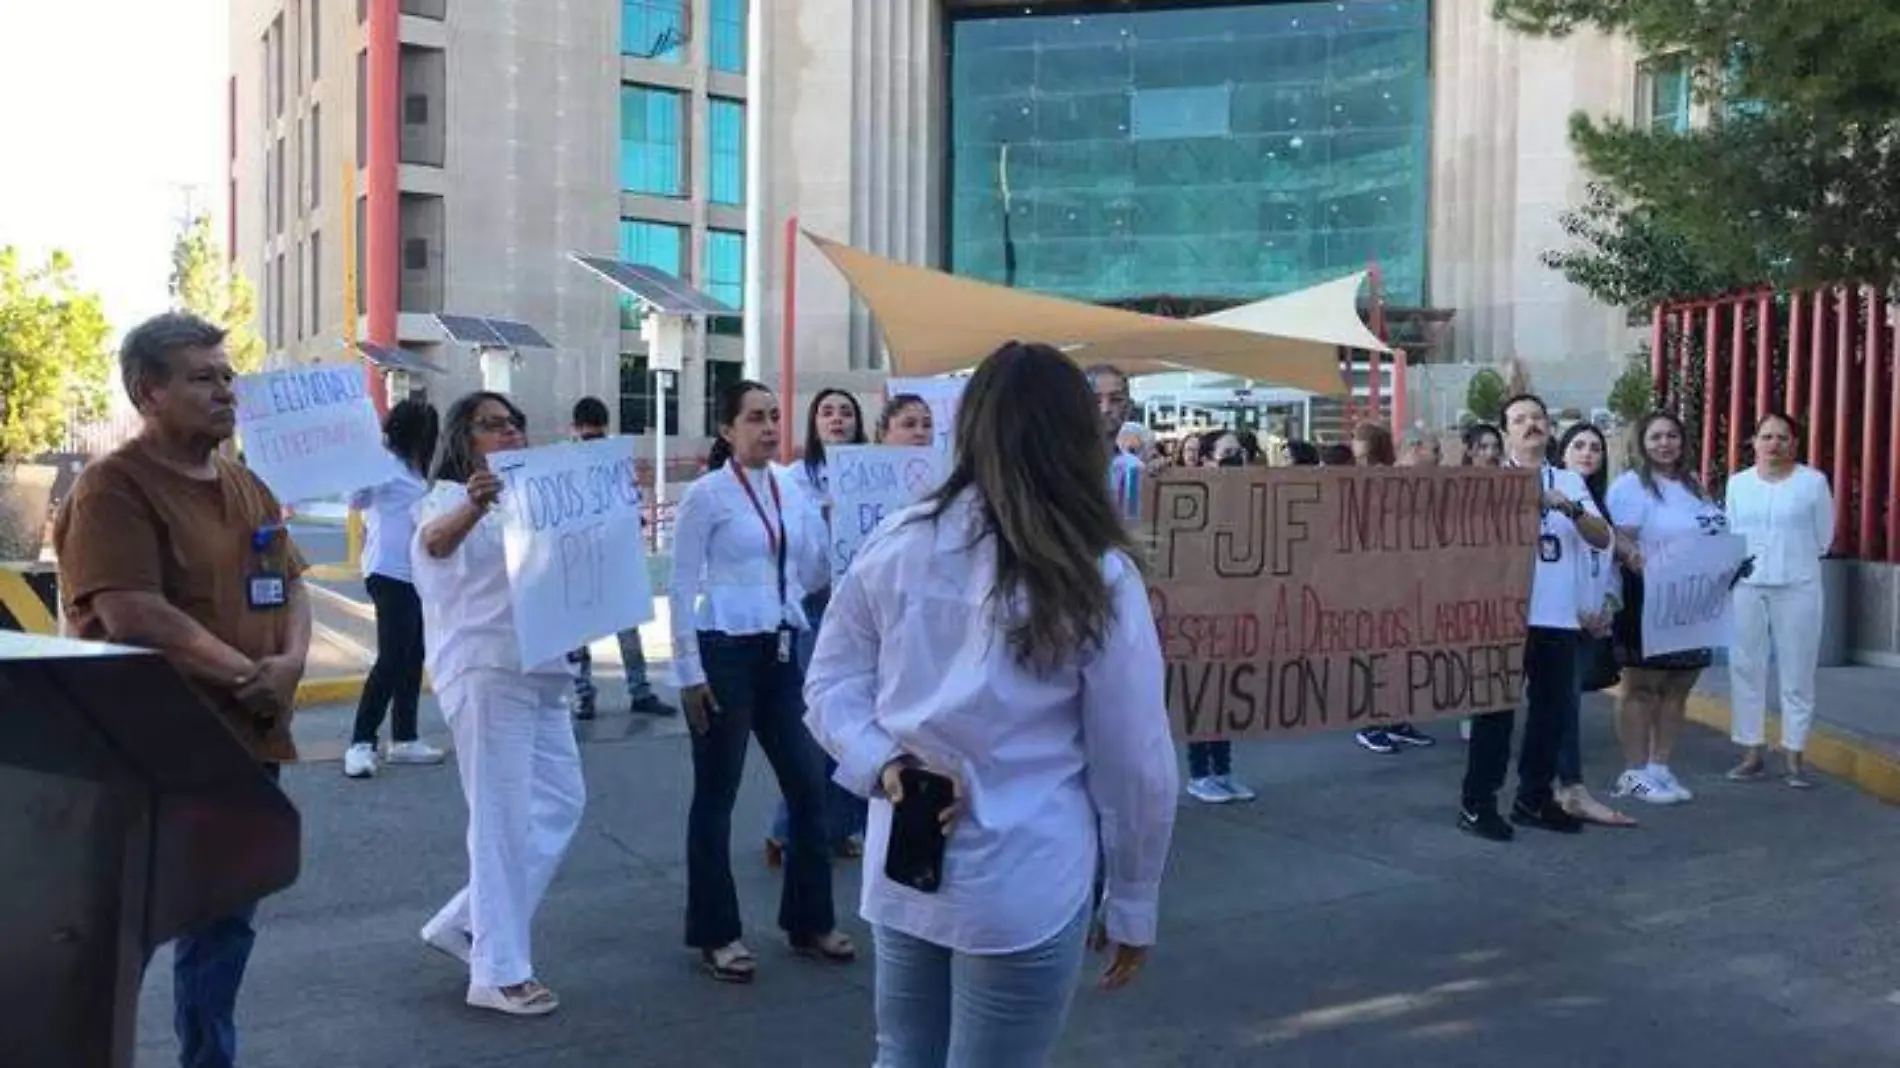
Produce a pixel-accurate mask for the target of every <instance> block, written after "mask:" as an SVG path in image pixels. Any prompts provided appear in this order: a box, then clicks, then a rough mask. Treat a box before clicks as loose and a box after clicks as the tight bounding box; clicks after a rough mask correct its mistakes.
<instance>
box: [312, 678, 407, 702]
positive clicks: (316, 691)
mask: <svg viewBox="0 0 1900 1068" xmlns="http://www.w3.org/2000/svg"><path fill="white" fill-rule="evenodd" d="M368 681H369V676H368V675H336V676H332V677H330V678H324V679H305V680H303V681H302V682H300V683H298V684H297V707H298V708H308V707H310V706H312V705H340V704H347V703H348V702H351V701H354V700H356V699H357V698H359V697H361V696H363V685H364V684H365V683H367V682H368ZM422 692H423V693H434V692H435V690H434V688H433V687H432V686H431V685H430V683H429V678H428V676H427V675H424V676H423V678H422Z"/></svg>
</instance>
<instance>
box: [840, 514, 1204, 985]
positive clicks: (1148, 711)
mask: <svg viewBox="0 0 1900 1068" xmlns="http://www.w3.org/2000/svg"><path fill="white" fill-rule="evenodd" d="M925 507H928V506H922V505H920V506H914V507H913V508H911V509H907V510H905V511H903V512H899V513H897V515H896V516H893V517H892V518H890V519H887V520H886V521H885V523H884V524H883V525H882V526H881V527H879V528H878V530H877V532H876V533H874V534H872V535H871V537H870V538H869V539H868V540H867V541H866V542H865V544H864V546H863V548H861V549H860V550H859V551H858V555H857V556H856V557H855V558H854V559H853V561H852V564H851V570H850V571H848V572H846V574H845V576H844V578H842V579H841V580H839V582H838V586H837V589H836V590H835V591H834V592H833V594H832V600H831V606H830V607H829V608H828V609H826V612H825V625H824V627H823V628H822V629H821V630H820V631H819V634H818V648H817V651H816V653H815V654H814V656H813V657H812V663H811V667H810V669H809V670H808V671H807V673H806V679H807V681H806V684H805V700H806V703H807V707H808V711H807V713H806V716H805V723H806V725H807V726H809V727H810V728H811V732H812V735H813V737H815V738H817V739H818V742H819V744H820V745H822V746H824V748H825V749H826V750H827V751H828V752H830V753H831V755H832V756H833V757H835V758H836V759H837V761H838V771H837V775H836V776H835V778H836V780H837V782H838V783H839V785H841V786H843V787H845V788H846V789H848V790H850V791H852V792H853V793H856V794H859V795H862V796H866V797H870V796H872V795H873V794H875V793H877V792H878V787H879V783H878V776H879V773H880V771H881V770H882V769H883V767H884V765H885V764H886V763H888V762H889V761H890V760H892V759H893V758H895V757H896V756H897V755H898V754H899V753H900V752H908V753H911V754H913V755H915V756H917V757H919V758H921V759H923V760H924V761H925V762H926V763H928V764H930V765H932V766H934V767H939V768H943V769H945V770H953V771H954V774H956V775H957V776H958V777H959V778H960V780H961V782H962V786H963V796H964V799H965V810H964V814H963V816H962V819H961V820H960V821H959V822H958V823H957V826H956V829H955V831H954V832H952V834H951V837H950V841H949V844H948V847H947V849H946V853H945V858H944V879H943V886H942V887H941V889H940V890H939V891H938V892H937V893H935V894H923V893H919V892H917V891H915V890H912V889H910V888H908V887H905V886H901V885H898V884H895V883H892V882H890V881H889V880H887V879H886V878H885V877H884V855H885V851H886V849H887V847H888V842H889V839H890V828H891V806H890V803H889V802H887V801H884V800H882V799H881V798H877V799H874V800H873V801H872V804H871V815H870V824H869V827H868V829H867V833H866V840H865V849H864V858H865V861H864V878H863V899H862V911H863V916H864V918H865V920H867V921H868V922H870V923H873V924H882V925H887V926H890V927H892V928H895V929H896V930H899V931H903V932H905V933H906V934H909V935H912V936H914V937H917V938H921V939H924V940H926V941H929V942H932V943H935V944H937V945H940V946H947V947H949V948H951V949H955V950H957V951H959V952H964V953H992V954H993V953H1013V952H1017V951H1020V950H1023V949H1027V948H1029V947H1032V946H1036V945H1040V944H1042V943H1043V942H1046V941H1048V940H1049V939H1050V938H1052V937H1054V936H1055V935H1056V934H1057V933H1058V932H1060V931H1061V930H1062V928H1063V927H1064V926H1065V925H1067V924H1068V923H1069V922H1070V921H1071V920H1073V919H1074V918H1075V916H1076V914H1077V913H1078V912H1079V911H1080V910H1081V909H1082V908H1084V907H1085V905H1086V904H1087V902H1088V899H1089V894H1090V892H1091V890H1092V889H1093V886H1094V879H1095V871H1096V863H1097V858H1098V855H1099V857H1100V858H1101V860H1102V862H1103V863H1104V864H1105V865H1106V873H1105V874H1106V893H1105V899H1104V902H1103V914H1104V920H1105V922H1106V925H1107V928H1108V934H1109V936H1110V937H1111V938H1113V939H1115V940H1116V941H1118V942H1121V943H1124V944H1127V945H1137V946H1146V945H1151V944H1153V942H1154V940H1155V926H1156V911H1157V908H1158V901H1159V897H1160V890H1161V876H1162V872H1163V870H1164V869H1165V868H1166V866H1167V860H1168V844H1169V840H1170V838H1171V837H1172V835H1173V832H1174V813H1175V807H1176V798H1175V793H1176V791H1177V790H1178V789H1179V786H1180V780H1179V772H1178V771H1177V770H1176V767H1175V755H1174V744H1173V742H1172V740H1171V739H1170V737H1169V733H1168V710H1167V707H1166V704H1165V701H1164V697H1163V692H1162V660H1161V648H1160V643H1159V641H1158V639H1157V637H1156V633H1155V623H1154V616H1153V614H1152V613H1151V612H1150V610H1149V606H1148V593H1147V588H1146V586H1145V584H1144V583H1143V581H1142V578H1141V575H1140V573H1139V572H1138V571H1137V570H1136V569H1135V567H1134V566H1133V565H1132V564H1131V563H1130V562H1129V561H1128V560H1127V559H1125V558H1123V557H1121V556H1120V555H1116V556H1112V557H1109V558H1107V559H1105V560H1104V561H1103V563H1102V571H1103V575H1104V577H1105V578H1106V579H1107V580H1108V582H1109V583H1110V585H1111V587H1112V589H1113V591H1114V598H1115V602H1114V610H1115V620H1114V622H1113V624H1112V625H1111V628H1110V631H1109V634H1108V636H1107V639H1106V642H1105V644H1104V646H1103V648H1102V649H1101V650H1099V651H1098V652H1095V653H1093V654H1091V655H1088V656H1085V657H1083V658H1082V659H1079V660H1077V661H1075V662H1074V663H1071V664H1068V665H1065V666H1063V667H1061V668H1058V669H1056V670H1053V671H1051V672H1049V673H1047V674H1042V675H1039V674H1037V673H1036V672H1034V671H1031V670H1027V669H1025V668H1023V667H1022V666H1020V665H1018V664H1017V662H1016V660H1015V657H1014V655H1013V654H1012V653H1011V651H1010V648H1009V644H1008V642H1007V640H1006V639H1005V637H1004V635H1003V633H1002V632H1001V630H1000V629H999V627H998V626H997V623H996V621H995V618H994V616H993V614H992V611H991V605H990V603H989V597H990V591H991V588H992V587H993V585H994V583H995V576H996V562H995V552H994V548H993V543H992V542H991V541H990V540H989V539H988V538H979V537H977V525H978V523H979V522H980V518H979V515H978V512H977V508H976V504H975V498H974V496H971V495H966V496H964V497H962V498H960V499H958V500H957V501H956V502H954V503H953V504H952V505H951V508H950V510H949V511H947V512H946V513H945V514H944V515H943V516H942V518H941V519H940V520H938V521H936V522H931V521H928V520H919V521H917V522H906V521H905V520H907V519H910V518H911V517H914V516H919V515H921V514H922V513H923V509H924V508H925ZM1098 848H1099V854H1098Z"/></svg>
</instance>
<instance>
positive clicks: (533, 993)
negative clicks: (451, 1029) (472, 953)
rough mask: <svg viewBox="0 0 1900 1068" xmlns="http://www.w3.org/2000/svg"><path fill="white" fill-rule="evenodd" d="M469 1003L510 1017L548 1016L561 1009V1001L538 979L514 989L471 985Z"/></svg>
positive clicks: (516, 985)
mask: <svg viewBox="0 0 1900 1068" xmlns="http://www.w3.org/2000/svg"><path fill="white" fill-rule="evenodd" d="M467 1000H468V1003H469V1004H470V1005H471V1006H473V1007H475V1008H478V1009H493V1010H494V1011H496V1012H501V1013H506V1014H508V1015H509V1016H546V1015H547V1014H548V1013H550V1012H553V1011H554V1010H555V1009H558V1008H560V1007H561V999H560V998H557V997H555V996H554V991H552V990H549V989H548V988H547V986H546V985H545V984H543V983H542V982H541V981H540V980H538V979H529V980H527V981H526V982H522V983H516V984H515V985H514V986H512V987H500V986H476V985H474V984H473V983H471V984H469V988H468V999H467Z"/></svg>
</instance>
